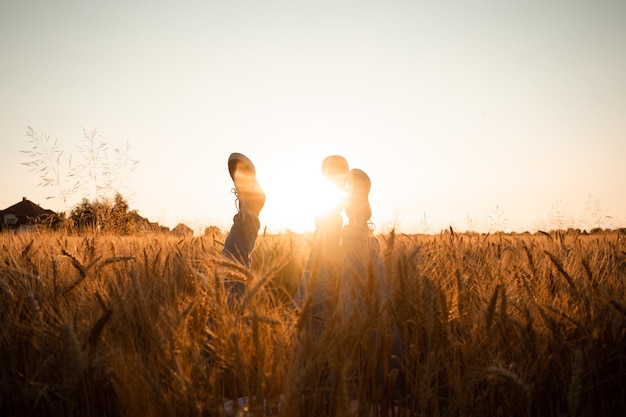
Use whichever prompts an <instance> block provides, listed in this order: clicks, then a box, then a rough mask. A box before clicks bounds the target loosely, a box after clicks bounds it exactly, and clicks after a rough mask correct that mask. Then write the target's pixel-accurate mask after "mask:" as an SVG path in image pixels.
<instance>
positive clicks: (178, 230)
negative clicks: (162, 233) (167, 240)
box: [172, 223, 193, 237]
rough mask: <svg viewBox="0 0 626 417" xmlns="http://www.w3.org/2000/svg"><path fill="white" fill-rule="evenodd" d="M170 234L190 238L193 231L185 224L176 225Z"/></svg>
mask: <svg viewBox="0 0 626 417" xmlns="http://www.w3.org/2000/svg"><path fill="white" fill-rule="evenodd" d="M172 234H173V235H176V236H180V237H191V236H193V230H191V228H190V227H189V226H187V225H186V224H183V223H178V224H177V225H176V227H174V228H173V229H172Z"/></svg>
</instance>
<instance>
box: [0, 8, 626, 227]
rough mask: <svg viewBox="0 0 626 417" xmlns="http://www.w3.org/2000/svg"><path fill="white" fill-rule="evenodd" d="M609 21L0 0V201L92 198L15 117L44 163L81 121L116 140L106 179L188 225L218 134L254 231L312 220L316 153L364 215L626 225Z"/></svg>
mask: <svg viewBox="0 0 626 417" xmlns="http://www.w3.org/2000/svg"><path fill="white" fill-rule="evenodd" d="M624 22H626V2H624V1H623V0H614V1H613V0H593V1H592V0H589V1H579V0H572V1H553V0H542V1H534V0H529V1H506V2H503V1H497V0H484V1H447V0H443V1H437V2H433V1H419V0H413V1H398V0H391V1H368V0H361V1H344V0H333V1H324V0H321V1H299V0H292V1H275V0H267V1H242V0H232V1H184V0H183V1H158V2H155V1H132V2H129V1H117V0H112V1H106V2H100V1H67V0H60V1H55V2H50V1H30V0H20V1H13V0H2V1H1V2H0V62H1V64H0V141H1V145H2V151H1V152H0V208H6V207H8V206H10V205H12V204H14V203H16V202H18V201H20V200H21V199H22V197H27V198H28V199H30V200H31V201H34V202H36V203H38V204H40V205H41V206H42V207H44V208H49V209H52V210H56V211H64V210H66V209H68V208H71V207H72V206H73V205H75V204H76V203H78V202H79V201H80V200H81V198H82V197H87V198H90V199H93V198H96V197H104V191H101V192H100V194H96V193H95V192H94V191H93V189H94V187H93V186H92V185H93V183H95V182H97V180H96V181H94V180H93V179H94V177H93V176H90V175H89V173H88V171H85V170H84V169H83V170H82V171H79V177H80V178H82V185H83V189H82V190H81V192H80V193H76V194H75V195H73V196H72V198H71V199H70V200H69V201H67V202H66V203H63V201H62V200H61V199H60V198H58V197H59V196H60V192H59V190H58V189H57V188H55V187H42V186H39V185H38V184H39V183H40V179H39V177H38V176H37V175H36V174H35V173H33V172H30V171H29V170H28V167H27V166H24V165H22V163H23V162H28V161H29V157H28V155H27V154H24V153H22V152H20V151H23V150H28V149H30V145H29V142H28V136H27V134H26V131H27V129H28V127H31V128H32V129H33V130H34V131H35V132H36V135H42V134H43V135H49V137H50V138H51V139H52V140H54V139H56V140H57V144H58V147H59V149H61V150H63V152H64V153H63V155H62V158H61V159H60V160H59V161H60V163H61V166H62V167H63V169H66V168H67V166H68V164H69V157H70V156H71V157H72V160H71V161H72V163H73V164H74V165H73V166H74V167H76V166H80V165H81V161H83V160H84V158H85V157H86V156H87V153H86V152H85V151H84V144H85V140H84V132H87V133H89V132H92V131H94V130H95V131H96V132H97V135H96V136H95V138H97V141H98V142H100V143H106V144H107V145H109V146H110V148H111V149H114V148H123V147H124V146H126V145H128V146H130V151H129V156H130V157H131V158H132V159H134V160H136V161H138V163H137V165H136V166H135V169H134V170H130V169H129V168H130V165H129V164H125V165H124V164H118V165H117V166H116V167H117V170H118V173H124V174H123V175H122V176H121V177H123V178H122V179H120V180H119V182H118V183H117V184H113V185H111V187H113V186H114V187H115V188H116V189H120V190H122V193H123V195H124V196H125V197H126V198H127V200H128V201H129V204H130V207H131V209H135V210H138V212H139V214H141V215H143V216H145V217H148V218H149V219H150V220H151V221H155V222H159V223H160V224H162V225H165V226H168V227H174V226H176V225H177V224H178V223H181V222H182V223H185V224H187V225H188V226H190V227H192V229H194V230H195V231H196V232H199V233H201V232H202V230H203V228H204V227H206V226H208V225H216V226H218V227H220V228H222V229H224V230H228V228H229V227H230V225H231V224H232V216H233V215H234V214H235V212H236V207H235V201H234V196H233V195H232V194H231V192H230V191H231V188H232V186H233V185H232V181H231V179H230V177H229V175H228V171H227V159H228V156H229V155H230V153H231V152H240V153H243V154H245V155H247V156H248V157H249V158H250V159H251V160H252V161H253V162H254V164H255V166H256V169H257V173H258V180H259V182H260V184H261V186H262V187H263V189H264V190H265V192H266V194H267V202H266V205H265V207H264V209H263V211H262V212H261V216H260V219H261V227H262V228H265V227H267V231H268V232H276V233H280V232H283V231H285V230H287V229H289V230H293V231H296V232H301V231H305V230H311V229H312V228H313V226H314V217H315V209H316V207H318V205H316V202H318V201H319V200H320V199H321V198H323V197H319V196H314V195H313V194H312V193H311V191H312V190H313V189H316V184H317V183H318V181H319V180H320V179H321V161H322V159H323V158H324V157H325V156H327V155H331V154H340V155H343V156H344V157H345V158H346V159H347V160H348V162H349V164H350V166H351V167H355V168H360V169H362V170H363V171H365V172H366V173H367V174H368V175H369V176H370V178H371V181H372V188H371V191H370V203H371V206H372V210H373V215H372V221H373V223H374V224H375V225H376V231H379V232H386V231H389V230H391V229H392V228H395V229H396V230H397V231H400V232H404V233H422V232H430V233H437V232H439V231H440V230H442V229H446V228H448V227H453V228H454V229H455V230H461V231H463V230H475V231H493V230H496V229H501V230H505V231H516V232H520V231H525V230H530V231H533V230H538V229H540V230H549V229H552V228H557V227H582V228H590V227H593V226H594V225H599V226H604V227H624V226H626V192H625V190H626V164H625V163H624V160H625V157H626V25H625V24H624ZM81 144H82V145H81ZM81 146H83V148H81ZM81 149H83V150H82V151H81ZM110 158H112V157H111V156H110ZM67 175H68V174H64V173H63V171H61V172H60V177H59V178H60V179H61V180H62V181H63V180H65V179H66V178H67ZM105 191H106V190H105ZM50 196H53V197H56V198H53V199H48V198H47V197H50Z"/></svg>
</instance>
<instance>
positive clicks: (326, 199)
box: [257, 158, 346, 233]
mask: <svg viewBox="0 0 626 417" xmlns="http://www.w3.org/2000/svg"><path fill="white" fill-rule="evenodd" d="M321 161H322V160H321V159H319V161H317V160H313V159H312V158H311V159H307V160H304V161H300V163H299V164H298V163H295V162H294V163H292V164H291V165H285V164H283V166H282V167H281V169H280V170H274V171H272V172H264V173H260V172H258V170H257V175H258V180H259V183H260V184H261V186H262V187H263V190H264V191H265V194H266V196H267V199H266V203H265V207H264V208H263V211H262V212H261V216H260V217H261V227H263V224H269V225H275V229H276V230H270V232H272V233H273V232H283V231H285V230H287V229H289V230H291V231H294V232H297V233H303V232H307V231H313V230H314V229H315V217H316V216H319V215H320V214H323V213H325V212H327V211H329V210H331V209H332V207H336V206H337V205H339V204H340V203H341V201H342V200H343V199H345V197H346V194H345V191H342V190H339V189H338V188H337V187H336V186H334V185H333V184H332V183H330V182H329V181H327V180H326V179H325V178H324V177H323V175H322V172H321Z"/></svg>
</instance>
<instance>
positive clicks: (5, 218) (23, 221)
mask: <svg viewBox="0 0 626 417" xmlns="http://www.w3.org/2000/svg"><path fill="white" fill-rule="evenodd" d="M55 217H56V213H55V212H54V211H52V210H47V209H44V208H41V206H39V205H38V204H35V203H33V202H32V201H30V200H28V199H27V198H26V197H23V198H22V201H20V202H19V203H17V204H13V205H12V206H11V207H8V208H6V209H4V210H2V211H0V230H7V229H8V230H32V229H33V228H34V227H35V225H36V224H38V223H42V222H45V221H51V220H53V219H54V218H55Z"/></svg>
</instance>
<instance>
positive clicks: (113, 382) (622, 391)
mask: <svg viewBox="0 0 626 417" xmlns="http://www.w3.org/2000/svg"><path fill="white" fill-rule="evenodd" d="M223 239H224V236H219V235H218V236H211V237H209V236H203V237H198V238H190V239H183V240H181V239H179V238H176V237H173V236H169V235H161V234H156V233H155V234H149V235H143V236H115V235H81V236H76V235H62V234H57V233H51V232H32V233H21V234H0V245H1V246H2V252H1V254H0V257H1V258H2V259H1V260H0V261H1V263H0V303H1V304H0V321H1V323H2V326H1V328H0V358H1V359H0V360H1V363H0V372H1V374H2V375H1V378H0V414H1V415H7V416H12V415H21V416H29V415H32V416H42V415H62V416H195V415H198V416H221V415H227V414H235V415H238V416H262V415H281V416H307V415H310V416H326V415H336V416H345V415H359V416H383V415H384V416H389V415H394V414H396V415H402V416H413V415H416V416H498V415H501V416H599V415H601V416H612V415H615V416H618V415H619V416H623V415H626V235H624V234H620V233H619V232H617V231H606V232H602V233H598V234H593V235H588V236H584V235H580V234H574V233H571V234H568V233H561V232H554V233H551V234H544V233H539V234H536V235H530V234H524V235H505V234H496V235H479V234H468V233H455V232H453V231H446V232H445V233H442V234H439V235H434V236H425V235H419V236H418V235H401V234H393V233H391V234H385V235H380V236H378V239H379V240H380V243H381V252H382V256H383V259H384V262H385V269H386V274H385V279H386V282H387V286H388V289H389V294H388V295H389V296H388V298H387V299H386V300H383V299H381V298H380V295H379V294H378V293H377V291H374V290H372V286H369V285H362V286H361V287H359V288H360V289H361V291H362V292H363V294H362V295H363V296H364V298H365V299H366V300H368V302H367V303H366V306H365V308H364V309H363V314H362V315H360V316H359V317H355V318H353V319H352V320H351V321H349V322H346V321H342V320H339V319H338V320H329V321H328V322H327V323H326V325H325V327H324V328H323V329H322V330H321V331H320V332H317V333H311V332H310V331H309V330H308V329H309V328H308V327H307V326H306V323H305V320H304V319H303V317H304V315H303V314H302V309H304V310H306V308H307V306H306V303H305V305H304V306H300V305H295V304H294V303H293V299H292V297H293V295H294V293H295V291H296V289H297V287H298V284H299V280H300V277H301V275H302V271H303V269H304V266H305V264H306V261H307V257H308V254H309V251H310V246H311V242H310V240H309V238H308V237H306V236H301V235H296V234H283V235H277V236H271V235H262V236H259V239H258V240H257V246H256V250H255V252H254V254H253V257H254V262H253V267H252V270H251V271H246V270H245V269H244V268H241V267H238V266H237V265H233V264H229V263H228V262H224V261H223V260H222V259H221V258H220V256H219V254H220V251H221V248H222V242H223ZM222 274H231V275H236V276H239V277H243V278H245V279H246V280H247V281H248V287H247V288H248V289H247V293H246V294H245V296H244V299H243V300H242V302H241V303H240V304H237V305H232V304H229V303H228V302H227V300H226V296H225V293H224V289H223V287H222V284H221V279H220V276H222ZM365 281H367V280H365ZM365 281H364V282H365ZM391 329H396V332H395V334H396V335H397V336H398V337H399V339H400V340H401V341H402V345H403V347H404V350H403V354H402V355H401V357H399V358H395V359H394V360H395V361H396V362H397V363H398V364H399V370H398V369H390V368H389V367H388V366H387V365H388V363H389V362H390V357H391V353H390V352H391V344H392V342H393V340H392V337H393V334H394V332H393V331H392V330H391ZM238 398H244V399H245V401H247V403H246V406H245V407H243V408H239V407H238V406H237V399H238ZM232 399H234V400H235V402H234V403H233V402H230V400H232ZM225 405H226V407H225Z"/></svg>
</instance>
